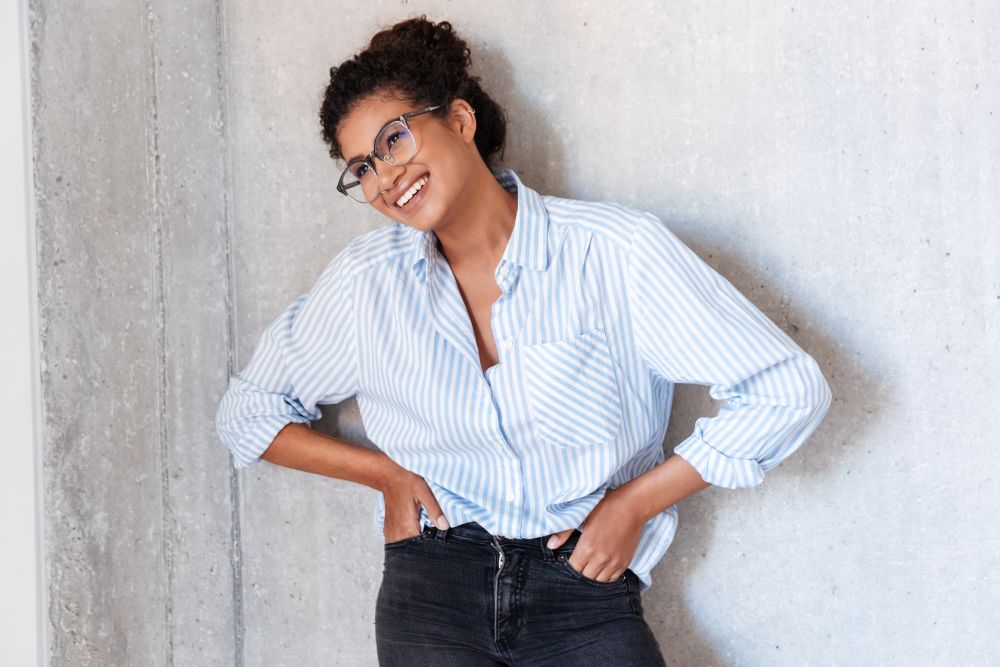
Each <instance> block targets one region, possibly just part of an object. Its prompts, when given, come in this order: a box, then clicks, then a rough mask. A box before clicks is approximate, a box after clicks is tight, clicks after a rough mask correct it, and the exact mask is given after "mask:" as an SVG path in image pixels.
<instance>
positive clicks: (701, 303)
mask: <svg viewBox="0 0 1000 667" xmlns="http://www.w3.org/2000/svg"><path fill="white" fill-rule="evenodd" d="M494 175H495V177H496V178H497V180H498V182H500V184H501V185H503V187H505V188H506V189H507V190H509V191H511V192H516V194H517V215H516V218H515V221H514V228H513V232H512V234H511V236H510V239H509V241H508V243H507V247H506V249H505V251H504V254H503V257H502V258H501V259H500V262H499V264H498V266H497V268H496V272H495V278H496V281H497V284H498V285H499V286H500V287H501V289H502V294H501V296H500V298H499V299H498V300H497V301H496V303H495V304H494V305H493V307H492V328H493V337H494V340H495V342H496V346H497V353H498V355H499V363H498V364H496V365H495V366H492V367H490V368H489V369H487V371H486V372H485V374H484V373H483V371H482V366H481V362H480V359H479V354H478V348H477V345H476V342H475V338H474V334H473V329H472V325H471V322H470V318H469V313H468V310H467V309H466V306H465V304H464V302H463V300H462V297H461V295H460V293H459V291H458V286H457V283H456V281H455V277H454V274H453V273H452V272H451V268H450V267H449V265H448V262H447V261H446V260H445V258H444V256H443V255H441V254H440V253H439V252H438V250H437V247H436V238H435V236H434V234H433V232H421V231H419V230H416V229H414V228H412V227H410V226H408V225H404V224H402V223H399V222H395V221H393V222H392V223H391V224H389V225H386V226H383V227H381V228H378V229H375V230H372V231H370V232H367V233H365V234H362V235H361V236H359V237H357V238H355V239H354V240H353V241H351V242H350V243H349V244H348V245H347V246H346V247H345V248H344V249H343V250H342V251H341V252H340V253H338V254H337V256H336V257H334V258H333V259H332V260H331V261H330V263H329V264H328V265H327V266H326V268H325V269H324V271H323V272H322V274H321V275H320V277H319V279H318V281H317V282H316V284H315V285H314V286H313V287H312V289H311V290H309V291H308V292H307V293H305V294H303V295H301V296H300V297H298V298H297V299H296V300H295V301H294V302H292V303H291V304H290V305H289V306H288V307H287V309H286V310H285V311H284V312H283V313H282V314H281V315H280V316H279V317H278V318H277V319H276V320H275V321H274V322H273V323H272V324H271V325H270V326H269V327H268V328H267V329H266V331H264V333H263V335H262V337H261V339H260V341H259V343H258V344H257V347H256V349H255V351H254V354H253V357H252V358H251V360H250V362H249V363H248V364H247V366H246V367H245V368H244V369H243V370H242V371H241V372H239V373H238V374H236V375H235V376H233V377H232V378H231V382H230V386H229V390H228V392H227V393H226V395H225V397H224V398H223V400H222V402H221V404H220V406H219V411H218V416H217V419H216V428H217V431H218V434H219V436H220V437H221V439H222V441H223V442H224V443H225V444H226V446H228V447H229V449H230V450H231V451H232V454H233V462H234V465H235V466H236V468H244V467H246V466H248V465H250V464H251V463H254V462H255V461H257V460H259V459H260V455H261V453H263V452H264V450H266V449H267V447H268V446H269V445H270V443H271V441H272V440H273V439H274V437H275V436H276V435H277V433H278V432H279V431H280V430H281V429H282V428H283V427H284V426H285V425H286V424H288V423H289V422H298V423H309V422H311V421H313V420H316V419H319V418H320V417H321V416H322V415H321V413H320V410H319V408H318V406H320V405H325V404H332V403H339V402H341V401H343V400H345V399H347V398H349V397H351V396H356V399H357V403H358V407H359V409H360V412H361V416H362V420H363V423H364V427H365V431H366V433H367V435H368V437H369V438H370V439H371V441H372V442H374V443H375V444H376V445H378V447H379V448H380V449H381V450H382V451H383V452H385V454H387V455H388V456H389V457H391V458H392V459H393V460H394V461H396V462H397V463H398V464H399V465H401V466H402V467H404V468H406V469H408V470H410V471H413V472H415V473H417V474H419V475H421V476H422V477H423V478H424V479H425V481H426V482H427V484H428V485H429V486H430V488H431V490H432V491H433V492H434V495H435V497H436V498H437V500H438V502H439V503H440V505H441V508H442V509H443V510H444V514H445V516H446V517H447V519H448V521H449V522H450V523H451V525H453V526H455V525H458V524H461V523H464V522H467V521H477V522H479V523H480V524H482V526H484V527H485V528H486V529H487V530H489V531H490V532H491V533H494V534H498V535H505V536H507V537H538V536H543V535H548V534H550V533H555V532H558V531H561V530H565V529H567V528H579V527H580V525H581V524H582V523H583V521H584V519H585V518H586V517H587V515H588V514H589V513H590V511H591V510H592V509H593V507H594V506H595V505H596V504H597V502H598V501H599V500H600V499H601V497H602V496H603V495H604V493H605V492H606V491H607V490H609V489H611V488H615V487H617V486H620V485H621V484H624V483H625V482H627V481H629V480H630V479H633V478H634V477H636V476H638V475H640V474H642V473H644V472H646V471H647V470H649V469H651V468H653V467H655V466H656V465H658V464H659V463H662V462H663V460H664V453H663V439H664V434H665V433H666V429H667V422H668V420H669V416H670V408H671V404H672V400H673V391H674V385H675V384H676V383H689V384H701V385H707V386H709V388H710V389H709V395H710V396H712V397H713V398H715V399H718V400H722V399H728V400H727V402H726V403H725V404H724V405H723V406H722V407H721V409H720V411H719V412H718V414H717V415H715V416H713V417H702V418H700V419H698V420H697V422H696V423H695V428H694V432H693V433H692V434H691V435H690V436H689V437H687V438H686V439H685V440H683V441H682V442H681V443H680V444H678V445H677V446H676V447H675V448H674V453H676V454H677V455H679V456H681V457H683V458H684V459H685V460H686V461H688V462H689V463H690V464H691V465H693V466H694V467H695V468H696V469H697V470H698V472H699V473H700V474H701V476H702V477H703V478H704V479H705V481H707V482H709V483H711V484H715V485H718V486H723V487H727V488H739V487H749V486H754V485H757V484H760V483H761V482H762V481H763V479H764V472H765V471H766V470H768V469H770V468H772V467H774V466H776V465H777V464H778V463H780V462H781V461H782V460H783V459H785V458H786V457H787V456H789V455H790V454H791V453H792V452H794V451H795V450H796V449H798V448H799V446H800V445H802V443H803V442H805V440H806V438H808V437H809V435H810V434H811V433H812V432H813V431H814V430H815V429H816V427H817V426H818V425H819V424H820V422H821V421H822V420H823V418H824V416H825V415H826V412H827V409H828V408H829V406H830V402H831V392H830V388H829V385H828V384H827V382H826V380H825V378H824V377H823V374H822V372H821V370H820V368H819V366H818V364H817V363H816V361H815V360H814V359H813V358H812V357H811V356H809V355H808V354H806V353H805V352H804V351H803V350H802V348H800V347H799V346H798V345H797V344H796V343H795V342H794V341H792V339H791V338H789V336H787V335H786V334H785V333H784V332H783V331H781V329H779V328H778V326H777V325H775V324H774V323H773V322H771V321H770V320H769V319H768V318H767V317H766V316H765V315H764V314H763V313H761V312H760V310H758V309H757V308H756V307H755V306H754V305H753V304H752V303H751V302H750V301H749V300H748V299H747V298H746V297H744V296H743V295H742V294H741V293H740V292H738V291H737V290H736V289H735V288H734V287H733V286H732V285H731V284H730V283H729V282H728V281H727V280H726V279H725V278H723V277H722V276H721V275H720V274H719V273H717V272H716V271H715V270H713V269H712V268H711V267H710V266H709V265H708V264H706V263H705V262H704V261H702V260H701V259H700V258H699V257H698V256H697V255H696V254H695V253H694V252H693V251H692V250H691V249H690V248H688V247H687V246H686V245H684V243H682V242H681V241H680V240H679V239H678V238H677V236H675V235H674V233H673V232H672V231H671V230H670V229H669V228H668V227H667V226H666V225H665V224H664V223H663V222H662V221H661V220H659V219H658V218H657V217H656V216H654V215H652V214H650V213H646V212H643V211H640V210H636V209H632V208H628V207H625V206H621V205H618V204H612V203H598V202H588V201H581V200H574V199H565V198H560V197H553V196H548V195H540V194H539V193H537V192H536V191H534V190H532V189H531V188H529V187H528V186H526V185H524V184H523V183H522V182H521V180H520V179H519V178H518V176H517V175H516V174H515V173H514V171H513V170H511V169H501V170H498V171H496V172H494ZM384 512H385V505H384V497H383V496H382V494H381V493H379V494H378V502H377V505H376V508H375V516H374V523H373V527H374V529H375V531H376V532H377V534H378V535H379V536H380V537H381V535H382V525H383V520H384V516H385V514H384ZM420 522H421V526H423V525H433V522H432V520H431V518H430V517H429V516H428V515H427V513H426V511H425V510H423V509H422V508H421V510H420ZM676 527H677V506H676V505H673V506H671V507H670V508H668V509H666V510H664V511H663V512H661V513H659V514H657V515H656V516H654V517H653V518H652V519H651V520H650V521H649V522H648V523H647V524H646V525H645V527H644V529H643V532H642V535H641V537H640V540H639V544H638V547H637V549H636V552H635V554H634V556H633V558H632V561H631V563H630V564H629V567H630V568H631V569H632V571H633V572H635V573H636V575H638V577H639V579H640V580H641V582H642V585H641V590H642V591H645V590H646V589H648V588H649V586H650V584H651V577H650V571H651V570H652V569H653V566H654V565H655V564H656V563H657V562H658V561H659V560H660V558H661V557H662V556H663V554H664V553H665V552H666V550H667V547H668V546H669V545H670V542H671V541H672V540H673V537H674V533H675V530H676Z"/></svg>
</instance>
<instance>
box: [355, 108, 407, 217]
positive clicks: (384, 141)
mask: <svg viewBox="0 0 1000 667" xmlns="http://www.w3.org/2000/svg"><path fill="white" fill-rule="evenodd" d="M375 150H376V152H377V153H378V154H379V155H383V156H388V157H389V159H390V161H391V164H394V165H398V164H406V163H407V162H409V161H410V160H411V159H412V158H413V156H414V155H415V154H416V152H417V142H416V140H415V139H414V138H413V134H412V133H410V131H409V129H407V127H406V125H404V124H403V123H402V122H401V121H398V120H397V121H393V122H392V123H389V124H388V125H386V126H385V127H384V128H382V131H381V132H379V135H378V137H377V138H376V140H375ZM369 159H370V160H372V161H375V160H377V159H378V158H377V157H374V156H373V157H371V158H369ZM343 184H344V189H346V190H347V194H349V195H350V196H351V198H352V199H355V200H357V201H359V202H371V201H373V200H374V199H375V197H377V196H378V192H379V187H378V174H376V172H375V170H374V169H372V165H371V164H370V163H369V162H368V160H363V161H361V162H355V163H354V164H352V165H351V166H349V167H348V168H347V171H346V172H345V173H344V181H343Z"/></svg>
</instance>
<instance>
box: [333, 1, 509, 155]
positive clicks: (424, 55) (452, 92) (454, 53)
mask: <svg viewBox="0 0 1000 667" xmlns="http://www.w3.org/2000/svg"><path fill="white" fill-rule="evenodd" d="M470 56H471V52H470V51H469V46H468V44H466V42H465V41H464V40H463V39H461V38H460V37H459V36H458V34H457V33H456V32H455V31H454V30H453V29H452V26H451V24H450V23H448V22H447V21H441V22H440V23H432V22H430V21H428V20H427V17H426V16H425V15H421V16H419V17H416V18H411V19H407V20H405V21H401V22H399V23H397V24H395V25H393V26H391V27H389V28H385V29H383V30H381V31H379V32H378V33H376V34H375V36H373V37H372V38H371V42H369V44H368V46H367V47H366V48H365V49H364V50H363V51H361V52H360V53H357V54H355V55H354V56H353V57H352V58H350V59H349V60H346V61H344V62H343V63H341V64H340V65H339V66H337V67H331V68H330V83H329V85H327V87H326V94H325V95H324V97H323V105H322V107H321V108H320V112H319V122H320V125H322V127H323V131H322V133H321V134H322V137H323V141H325V142H326V143H327V144H328V145H329V147H330V157H331V158H333V159H342V158H343V157H344V156H343V154H342V153H341V148H340V144H339V143H338V142H337V126H338V125H339V124H340V121H341V120H343V118H344V117H345V116H346V115H347V114H348V113H349V112H350V111H351V110H352V108H353V107H354V105H356V104H357V103H358V102H360V101H361V100H362V99H365V98H368V97H370V96H379V95H396V96H397V97H398V98H399V99H403V100H406V101H407V102H409V103H410V104H413V105H414V106H419V107H424V106H433V105H435V104H440V105H442V106H441V108H439V109H437V110H435V111H432V112H431V113H432V114H433V115H435V116H437V117H438V118H444V117H445V116H447V114H448V113H449V103H450V102H451V101H452V100H453V99H455V98H456V97H460V98H462V99H463V100H465V101H467V102H468V103H469V104H470V105H471V106H472V108H473V109H475V111H476V136H475V142H476V148H477V149H478V150H479V154H480V155H481V156H482V158H483V162H485V163H486V166H487V167H489V168H491V169H492V168H493V158H494V155H496V154H497V153H498V152H499V153H500V157H503V147H504V140H505V138H506V134H507V120H506V118H505V116H504V113H503V109H501V108H500V106H499V105H497V103H496V102H494V101H493V100H492V99H491V98H490V96H489V95H487V94H486V92H485V91H483V89H482V87H481V86H480V85H479V77H476V76H472V75H470V74H469V64H470V62H471V57H470Z"/></svg>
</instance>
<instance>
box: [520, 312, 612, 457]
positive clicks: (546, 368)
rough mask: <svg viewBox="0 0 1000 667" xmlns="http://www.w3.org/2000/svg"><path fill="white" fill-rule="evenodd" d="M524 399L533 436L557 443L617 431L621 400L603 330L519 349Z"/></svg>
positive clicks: (608, 435) (584, 440)
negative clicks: (520, 350) (532, 424)
mask: <svg viewBox="0 0 1000 667" xmlns="http://www.w3.org/2000/svg"><path fill="white" fill-rule="evenodd" d="M522 355H523V361H524V380H525V387H526V391H527V393H528V402H529V403H530V407H531V410H532V412H533V417H534V425H535V428H536V429H537V432H538V434H539V435H540V436H541V437H542V438H543V439H544V440H545V441H547V442H550V443H552V444H554V445H559V446H563V447H573V446H578V445H581V444H585V443H592V442H605V441H607V440H611V439H613V438H615V437H616V436H617V435H618V431H619V429H620V427H621V421H622V406H621V398H620V396H619V393H618V383H617V382H616V380H615V371H614V367H613V365H612V359H611V352H610V348H609V347H608V341H607V337H606V335H605V332H604V329H602V328H601V327H595V328H593V329H589V330H587V331H584V332H583V333H580V334H577V335H576V336H574V337H572V338H567V339H563V340H555V341H549V342H545V343H534V344H530V345H525V346H523V347H522Z"/></svg>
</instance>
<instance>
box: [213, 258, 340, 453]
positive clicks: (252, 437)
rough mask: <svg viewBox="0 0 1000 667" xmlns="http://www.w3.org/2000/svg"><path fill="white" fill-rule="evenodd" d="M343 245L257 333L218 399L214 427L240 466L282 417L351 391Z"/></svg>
mask: <svg viewBox="0 0 1000 667" xmlns="http://www.w3.org/2000/svg"><path fill="white" fill-rule="evenodd" d="M350 273H351V272H350V262H349V254H348V252H347V249H345V250H343V251H341V253H339V254H338V255H337V257H335V258H334V259H333V260H332V261H331V262H330V264H328V265H327V267H326V269H325V270H324V271H323V273H322V274H321V276H320V278H319V280H318V281H317V282H316V284H315V285H314V286H313V288H312V289H311V290H310V291H309V292H307V293H306V294H302V295H301V296H299V297H298V298H296V299H295V300H294V301H293V302H292V303H291V304H289V305H288V306H287V307H286V308H285V310H284V311H283V312H282V313H281V315H279V316H278V317H277V319H275V320H274V321H273V322H272V323H271V324H270V325H269V326H268V327H267V328H266V329H265V331H264V333H263V335H261V337H260V339H259V341H258V342H257V345H256V347H255V349H254V352H253V355H252V356H251V358H250V361H249V363H247V365H246V366H245V367H244V368H243V370H241V371H239V372H238V373H237V374H236V375H234V376H232V377H231V378H230V381H229V388H228V390H227V391H226V393H225V395H224V396H223V398H222V401H221V402H220V403H219V408H218V412H217V414H216V418H215V428H216V433H217V434H218V436H219V438H220V439H221V440H222V442H223V444H225V445H226V447H228V448H229V450H230V451H231V452H232V455H233V465H234V467H235V468H237V469H242V468H245V467H247V466H249V465H250V464H252V463H255V462H257V461H259V460H260V457H261V454H263V453H264V452H265V451H266V450H267V448H268V447H269V446H270V445H271V443H272V442H273V441H274V438H275V436H277V434H278V433H279V432H280V431H281V429H283V428H284V427H285V426H287V425H288V424H290V423H292V422H295V423H300V424H307V423H310V422H312V421H314V420H316V419H319V418H320V417H321V416H322V412H321V411H320V410H319V409H318V407H317V406H318V405H320V404H332V403H339V402H341V401H343V400H345V399H347V398H349V397H350V396H353V395H354V394H356V393H357V388H358V368H357V349H356V336H355V321H354V319H355V318H354V308H353V301H354V298H353V284H352V280H351V275H350Z"/></svg>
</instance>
